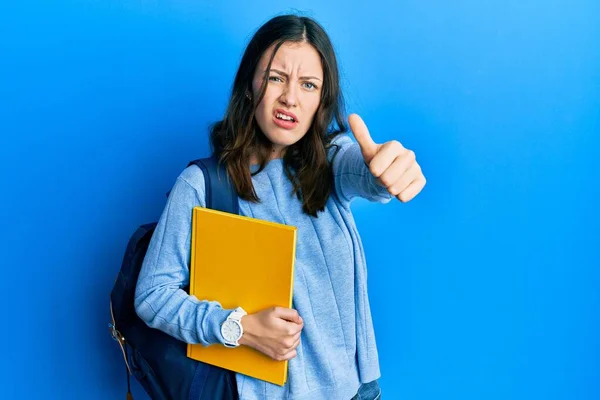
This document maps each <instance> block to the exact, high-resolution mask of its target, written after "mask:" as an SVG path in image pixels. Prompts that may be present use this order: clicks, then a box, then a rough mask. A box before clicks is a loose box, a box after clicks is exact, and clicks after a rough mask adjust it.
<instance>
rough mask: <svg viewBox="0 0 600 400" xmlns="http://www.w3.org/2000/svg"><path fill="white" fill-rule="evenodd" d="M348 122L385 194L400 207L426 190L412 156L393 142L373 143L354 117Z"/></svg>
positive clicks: (366, 130) (362, 125)
mask: <svg viewBox="0 0 600 400" xmlns="http://www.w3.org/2000/svg"><path fill="white" fill-rule="evenodd" d="M348 122H349V123H350V129H351V130H352V133H353V134H354V137H355V138H356V141H357V142H358V144H359V146H360V150H361V152H362V155H363V158H364V160H365V163H366V164H367V166H368V167H369V171H371V174H373V176H374V177H376V178H377V179H378V181H379V182H380V183H381V184H382V185H384V186H385V187H386V188H387V190H388V192H390V193H391V194H392V195H394V196H396V198H397V199H398V200H400V201H401V202H403V203H406V202H408V201H410V200H412V199H413V198H414V197H415V196H416V195H417V194H419V192H420V191H421V190H422V189H423V187H424V186H425V176H424V175H423V173H422V172H421V167H420V166H419V164H417V161H416V158H415V153H414V152H413V151H412V150H408V149H405V148H404V146H402V144H400V142H398V141H396V140H392V141H391V142H386V143H383V144H377V143H375V142H374V141H373V139H372V138H371V134H370V133H369V130H368V129H367V125H366V124H365V123H364V121H363V120H362V118H360V117H359V116H358V115H357V114H352V115H350V117H349V118H348Z"/></svg>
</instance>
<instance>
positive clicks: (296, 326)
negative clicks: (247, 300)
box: [239, 307, 304, 361]
mask: <svg viewBox="0 0 600 400" xmlns="http://www.w3.org/2000/svg"><path fill="white" fill-rule="evenodd" d="M240 322H241V324H242V327H243V328H244V334H243V335H242V338H241V339H240V340H239V343H240V344H241V345H244V346H249V347H252V348H254V349H256V350H258V351H260V352H261V353H263V354H266V355H267V356H269V357H271V358H272V359H274V360H277V361H283V360H289V359H291V358H294V357H296V347H298V345H299V344H300V335H301V333H302V328H303V327H304V321H303V320H302V318H301V317H300V315H298V311H296V310H294V309H291V308H284V307H271V308H267V309H265V310H262V311H259V312H257V313H255V314H249V315H244V316H243V317H242V319H241V321H240Z"/></svg>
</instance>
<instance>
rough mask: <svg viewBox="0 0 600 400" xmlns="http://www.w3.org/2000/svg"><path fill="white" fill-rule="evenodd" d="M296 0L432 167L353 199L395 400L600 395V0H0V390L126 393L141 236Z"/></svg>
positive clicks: (352, 90)
mask: <svg viewBox="0 0 600 400" xmlns="http://www.w3.org/2000/svg"><path fill="white" fill-rule="evenodd" d="M250 3H251V5H250ZM291 7H294V8H291ZM294 10H300V11H303V12H304V13H305V14H307V15H310V16H313V17H315V18H316V19H317V20H319V21H320V22H321V23H322V24H323V25H324V26H325V28H326V29H327V30H328V32H329V33H330V35H331V38H332V40H333V41H334V45H335V46H336V49H337V52H338V56H339V58H340V60H341V69H342V76H343V85H344V89H345V94H346V96H347V103H348V110H349V111H351V112H357V113H359V114H361V115H362V117H363V118H364V119H365V121H366V123H367V125H368V126H369V128H370V130H371V133H372V135H373V137H374V139H375V140H377V141H379V142H383V141H387V140H391V139H397V140H399V141H401V142H402V143H403V144H404V145H405V146H406V147H408V148H410V149H413V150H415V152H416V153H417V158H418V160H419V162H420V164H421V165H422V167H423V170H424V172H425V174H426V176H427V178H428V185H427V187H426V189H425V190H424V191H423V192H422V194H421V195H420V196H419V197H418V198H416V199H415V200H413V201H412V202H411V203H408V204H402V203H400V202H398V201H394V202H393V203H391V204H388V205H386V206H381V205H377V204H370V203H368V202H366V201H363V200H358V201H356V202H355V203H353V204H354V205H353V209H354V211H355V215H356V219H357V222H358V225H359V229H360V231H361V235H362V238H363V241H364V244H365V247H366V251H367V259H368V263H369V267H370V275H369V288H370V297H371V302H372V310H373V315H374V321H375V328H376V333H377V341H378V347H379V349H380V358H381V368H382V372H383V376H382V378H381V381H380V382H381V385H382V388H383V391H384V393H385V394H384V398H386V399H419V400H423V399H461V400H466V399H552V400H554V399H569V400H572V399H598V398H600V311H599V309H600V291H599V288H600V271H599V267H600V262H599V259H600V257H599V255H598V248H599V245H600V217H599V213H598V201H599V200H600V196H599V190H598V183H599V172H600V168H599V167H598V160H597V159H596V157H595V156H596V154H597V153H598V147H599V145H600V140H599V139H598V135H599V133H600V3H598V2H597V1H595V0H594V1H592V0H590V1H582V0H571V1H566V0H565V1H556V0H546V1H541V0H518V1H516V0H502V1H500V0H496V1H485V2H483V1H477V0H463V1H452V2H450V1H437V2H436V1H423V0H420V1H416V0H407V1H402V2H388V3H384V2H378V3H377V4H375V3H374V2H362V1H361V2H356V4H351V3H348V2H321V1H307V2H295V3H293V4H292V3H281V2H266V1H253V2H242V1H239V2H218V4H217V2H208V1H194V2H192V1H114V0H103V1H92V0H87V1H86V0H80V1H75V0H73V1H67V0H59V1H54V2H44V3H42V2H30V1H18V2H17V1H14V2H2V3H1V4H0V137H1V146H0V163H1V164H0V174H1V175H0V177H1V183H2V196H0V197H1V199H0V202H1V204H0V205H1V207H0V213H1V214H0V218H1V219H0V220H1V221H2V229H1V231H0V232H1V235H2V238H1V239H2V240H1V245H2V253H1V254H2V255H1V257H0V260H1V263H2V279H0V285H1V286H0V293H1V295H2V303H3V309H2V319H3V321H2V322H3V324H2V325H3V328H2V334H1V335H2V353H3V354H2V356H1V357H0V363H1V364H0V367H1V371H0V397H1V398H4V399H31V398H39V399H55V398H56V399H121V398H124V396H125V369H124V366H123V364H122V361H121V358H120V357H121V355H120V352H119V350H118V348H117V346H116V344H115V343H114V342H113V341H112V340H111V339H110V337H109V333H108V329H107V323H108V320H109V314H108V295H109V291H110V289H111V287H112V284H113V281H114V278H115V275H116V273H117V271H118V268H119V266H120V262H121V257H122V253H123V251H124V248H125V245H126V242H127V240H128V238H129V235H130V234H131V233H132V232H133V231H134V229H135V228H136V227H137V226H138V225H140V224H142V223H145V222H148V221H152V220H155V219H157V218H158V216H159V214H160V212H161V210H162V207H163V205H164V201H165V197H164V194H165V192H166V191H167V190H169V189H170V187H171V185H172V184H173V182H174V179H175V177H176V176H177V175H178V173H179V172H180V171H181V170H182V169H183V168H184V167H185V165H186V163H187V161H188V160H191V159H193V158H197V157H201V156H205V155H207V154H208V141H207V127H208V124H209V123H211V122H213V121H215V120H218V119H219V118H220V117H221V116H222V115H223V111H224V107H225V105H226V102H227V97H228V94H229V90H230V85H231V82H232V79H233V76H234V73H235V70H236V68H237V65H238V62H239V60H240V57H241V54H242V51H243V49H244V46H245V44H246V43H247V41H248V40H249V39H250V37H251V35H252V33H253V32H254V30H255V29H256V28H257V27H258V26H259V25H260V24H262V23H263V22H265V21H266V20H268V19H269V18H270V17H272V16H273V15H275V14H277V13H280V12H285V11H294ZM134 395H135V397H136V399H142V398H145V396H144V395H142V392H141V390H140V387H139V385H137V383H135V384H134Z"/></svg>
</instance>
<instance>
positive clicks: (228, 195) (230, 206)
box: [188, 155, 239, 214]
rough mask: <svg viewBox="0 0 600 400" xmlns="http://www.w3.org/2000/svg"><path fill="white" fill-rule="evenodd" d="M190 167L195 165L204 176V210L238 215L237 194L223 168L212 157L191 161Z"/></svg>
mask: <svg viewBox="0 0 600 400" xmlns="http://www.w3.org/2000/svg"><path fill="white" fill-rule="evenodd" d="M190 165H196V166H197V167H198V168H200V169H201V170H202V173H203V174H204V183H205V192H206V208H210V209H213V210H218V211H223V212H228V213H231V214H239V208H238V196H237V192H236V190H235V186H234V185H233V182H231V180H230V179H229V176H228V174H227V169H226V168H225V166H224V165H223V164H219V163H218V162H217V159H216V158H215V157H214V155H213V156H211V157H207V158H200V159H197V160H194V161H191V162H190V163H189V164H188V167H189V166H190Z"/></svg>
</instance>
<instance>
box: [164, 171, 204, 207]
mask: <svg viewBox="0 0 600 400" xmlns="http://www.w3.org/2000/svg"><path fill="white" fill-rule="evenodd" d="M169 197H170V199H171V200H172V201H174V202H183V203H188V202H190V201H192V202H193V203H198V204H200V205H202V206H204V202H205V201H204V199H205V187H204V174H203V173H202V171H201V170H200V168H198V167H197V166H195V165H190V166H189V167H187V168H185V169H184V170H183V171H182V172H181V173H180V174H179V176H178V177H177V179H176V180H175V184H174V185H173V189H172V190H171V194H170V196H169Z"/></svg>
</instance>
